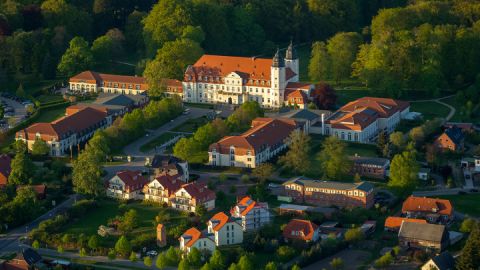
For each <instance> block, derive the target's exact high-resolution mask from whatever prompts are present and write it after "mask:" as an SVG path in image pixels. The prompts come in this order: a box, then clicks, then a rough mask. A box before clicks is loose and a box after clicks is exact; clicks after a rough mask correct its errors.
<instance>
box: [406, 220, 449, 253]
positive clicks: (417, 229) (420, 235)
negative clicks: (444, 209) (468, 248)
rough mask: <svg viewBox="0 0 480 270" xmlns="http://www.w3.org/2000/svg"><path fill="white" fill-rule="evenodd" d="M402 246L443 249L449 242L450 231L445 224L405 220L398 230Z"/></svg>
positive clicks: (430, 249)
mask: <svg viewBox="0 0 480 270" xmlns="http://www.w3.org/2000/svg"><path fill="white" fill-rule="evenodd" d="M398 242H399V244H400V246H401V247H403V248H406V249H409V248H414V249H423V250H427V251H442V250H444V249H445V248H446V247H447V245H448V244H449V236H448V231H447V229H446V228H445V226H444V225H437V224H429V223H416V222H403V223H402V225H401V226H400V231H399V232H398Z"/></svg>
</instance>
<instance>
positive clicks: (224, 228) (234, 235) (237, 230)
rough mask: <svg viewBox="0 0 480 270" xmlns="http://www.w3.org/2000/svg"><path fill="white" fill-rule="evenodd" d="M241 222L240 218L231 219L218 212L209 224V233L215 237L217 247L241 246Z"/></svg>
mask: <svg viewBox="0 0 480 270" xmlns="http://www.w3.org/2000/svg"><path fill="white" fill-rule="evenodd" d="M240 222H241V219H240V218H235V217H229V216H227V215H226V214H225V213H223V212H218V213H216V214H215V215H214V216H213V217H212V218H210V220H209V221H208V222H207V226H208V233H211V234H213V235H214V236H215V244H216V245H217V246H225V245H235V244H241V243H242V242H243V228H242V225H241V224H240Z"/></svg>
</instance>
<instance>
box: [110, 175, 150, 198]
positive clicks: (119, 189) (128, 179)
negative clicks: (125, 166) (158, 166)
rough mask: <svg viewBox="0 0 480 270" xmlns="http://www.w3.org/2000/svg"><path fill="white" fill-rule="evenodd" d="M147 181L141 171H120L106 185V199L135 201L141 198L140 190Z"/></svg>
mask: <svg viewBox="0 0 480 270" xmlns="http://www.w3.org/2000/svg"><path fill="white" fill-rule="evenodd" d="M147 183H148V179H147V178H146V177H144V176H143V175H142V172H141V171H129V170H125V171H120V172H117V174H116V175H115V176H113V177H112V178H111V179H110V180H108V181H107V183H106V194H107V196H108V197H111V198H116V199H124V200H131V199H133V200H135V199H141V198H143V195H141V192H142V189H143V187H144V186H145V184H147Z"/></svg>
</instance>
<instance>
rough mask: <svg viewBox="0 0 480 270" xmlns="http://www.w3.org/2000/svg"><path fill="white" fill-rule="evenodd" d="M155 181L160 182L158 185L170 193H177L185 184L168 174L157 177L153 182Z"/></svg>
mask: <svg viewBox="0 0 480 270" xmlns="http://www.w3.org/2000/svg"><path fill="white" fill-rule="evenodd" d="M155 180H156V181H158V183H159V184H160V185H162V187H163V188H164V189H166V190H168V192H169V193H175V192H176V191H177V190H179V189H180V188H181V187H182V184H183V182H182V181H180V180H179V179H178V177H175V176H170V175H168V174H162V175H160V176H157V177H155V179H154V180H153V181H155ZM153 181H152V182H153ZM150 183H151V182H150Z"/></svg>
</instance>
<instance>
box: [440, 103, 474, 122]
mask: <svg viewBox="0 0 480 270" xmlns="http://www.w3.org/2000/svg"><path fill="white" fill-rule="evenodd" d="M441 101H442V102H445V103H447V104H449V105H452V106H453V107H454V108H455V109H456V112H455V114H454V115H453V117H452V119H450V121H452V122H473V123H478V122H480V108H478V109H477V110H476V111H474V112H473V117H468V116H466V115H464V114H463V111H462V110H463V109H464V108H463V107H464V105H465V104H458V103H457V102H455V97H449V98H446V99H442V100H441ZM476 105H477V104H473V106H474V107H475V106H476Z"/></svg>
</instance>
